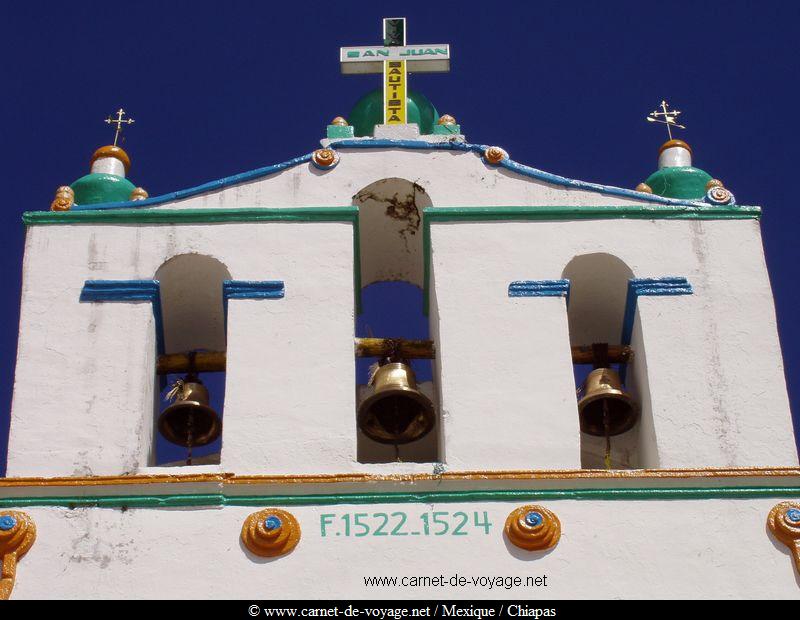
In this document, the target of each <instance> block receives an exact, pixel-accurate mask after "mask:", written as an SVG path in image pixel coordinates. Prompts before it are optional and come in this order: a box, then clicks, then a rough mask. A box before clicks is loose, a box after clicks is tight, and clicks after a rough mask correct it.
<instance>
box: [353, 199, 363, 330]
mask: <svg viewBox="0 0 800 620" xmlns="http://www.w3.org/2000/svg"><path fill="white" fill-rule="evenodd" d="M354 208H355V209H356V211H358V207H354ZM353 288H354V290H353V294H354V295H355V305H356V316H359V315H360V314H361V311H362V310H363V300H362V296H361V228H360V226H359V217H358V215H356V216H355V218H354V219H353Z"/></svg>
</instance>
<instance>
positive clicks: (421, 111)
mask: <svg viewBox="0 0 800 620" xmlns="http://www.w3.org/2000/svg"><path fill="white" fill-rule="evenodd" d="M406 114H407V115H408V122H409V123H416V124H417V125H419V132H420V133H421V134H423V135H427V134H431V133H433V126H434V125H435V124H436V122H437V121H438V120H439V113H438V112H437V111H436V108H435V107H433V104H432V103H431V102H430V101H429V100H428V98H427V97H426V96H425V95H423V94H422V93H417V92H414V91H413V90H410V91H408V94H407V97H406ZM347 122H348V123H350V124H351V125H352V126H353V130H354V132H355V135H356V136H357V137H359V138H361V137H364V136H371V135H372V133H373V131H374V130H375V125H382V124H383V91H381V90H380V89H377V90H373V91H372V92H370V93H367V94H366V95H364V96H363V97H362V98H361V99H359V100H358V103H356V105H355V106H354V107H353V109H352V111H351V112H350V115H349V116H348V117H347Z"/></svg>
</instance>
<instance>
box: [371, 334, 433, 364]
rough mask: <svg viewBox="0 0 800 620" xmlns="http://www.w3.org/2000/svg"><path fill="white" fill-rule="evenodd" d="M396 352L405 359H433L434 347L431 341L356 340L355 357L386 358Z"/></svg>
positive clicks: (394, 339) (396, 339) (399, 339)
mask: <svg viewBox="0 0 800 620" xmlns="http://www.w3.org/2000/svg"><path fill="white" fill-rule="evenodd" d="M393 351H394V352H396V353H397V355H399V356H400V357H404V358H406V359H429V360H430V359H433V358H435V357H436V347H435V346H434V344H433V340H404V339H403V338H356V357H386V356H387V355H391V354H392V352H393Z"/></svg>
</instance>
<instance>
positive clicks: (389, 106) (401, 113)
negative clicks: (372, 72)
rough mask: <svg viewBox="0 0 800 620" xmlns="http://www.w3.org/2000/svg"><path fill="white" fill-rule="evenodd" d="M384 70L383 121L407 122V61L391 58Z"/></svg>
mask: <svg viewBox="0 0 800 620" xmlns="http://www.w3.org/2000/svg"><path fill="white" fill-rule="evenodd" d="M383 64H384V65H385V67H386V68H385V69H384V71H383V80H384V81H383V122H384V124H386V125H405V124H406V61H405V60H389V61H387V62H385V63H383Z"/></svg>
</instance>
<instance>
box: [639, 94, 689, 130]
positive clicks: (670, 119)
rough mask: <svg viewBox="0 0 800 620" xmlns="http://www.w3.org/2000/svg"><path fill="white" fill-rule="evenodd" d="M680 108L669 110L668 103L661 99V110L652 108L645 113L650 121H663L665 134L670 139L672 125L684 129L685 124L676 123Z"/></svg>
mask: <svg viewBox="0 0 800 620" xmlns="http://www.w3.org/2000/svg"><path fill="white" fill-rule="evenodd" d="M680 113H681V112H680V110H670V109H669V104H668V103H667V102H666V101H664V100H663V99H662V100H661V112H659V111H658V110H653V111H652V112H650V114H648V115H647V120H648V121H650V122H651V123H663V124H664V125H666V126H667V135H668V136H669V139H670V140H672V127H679V128H681V129H686V127H685V126H683V125H679V124H678V121H677V119H678V115H679V114H680Z"/></svg>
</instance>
